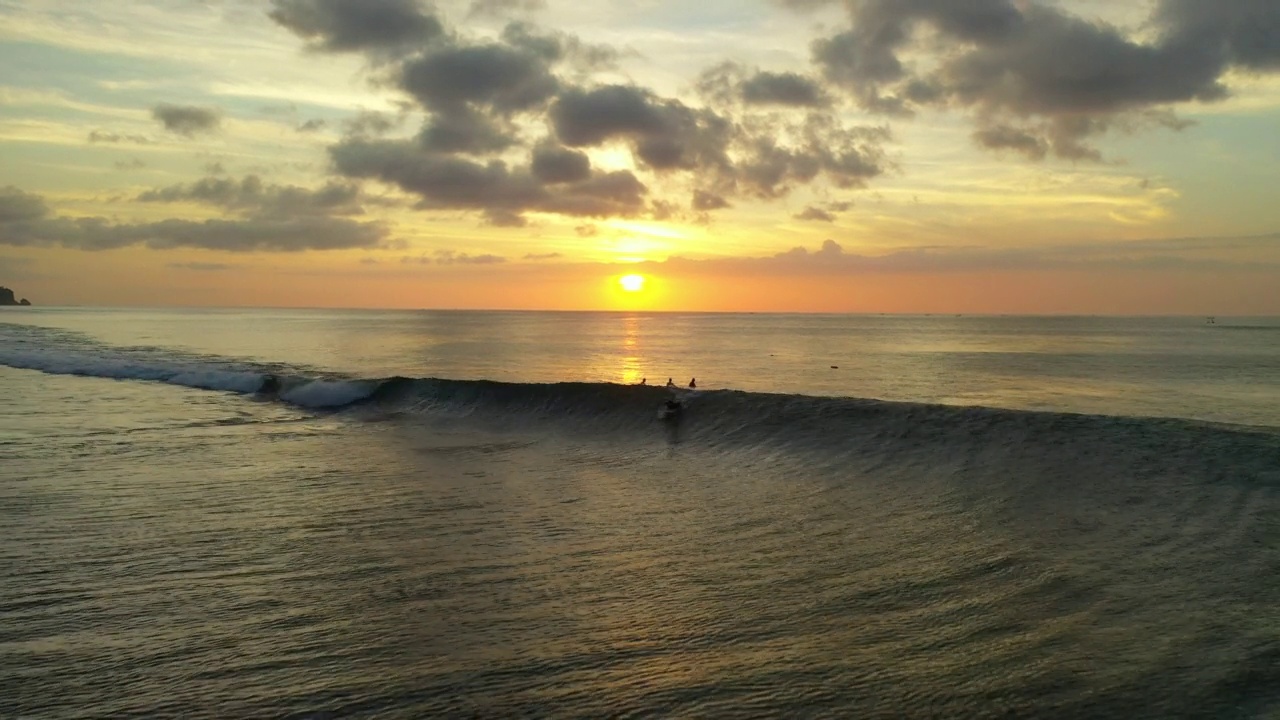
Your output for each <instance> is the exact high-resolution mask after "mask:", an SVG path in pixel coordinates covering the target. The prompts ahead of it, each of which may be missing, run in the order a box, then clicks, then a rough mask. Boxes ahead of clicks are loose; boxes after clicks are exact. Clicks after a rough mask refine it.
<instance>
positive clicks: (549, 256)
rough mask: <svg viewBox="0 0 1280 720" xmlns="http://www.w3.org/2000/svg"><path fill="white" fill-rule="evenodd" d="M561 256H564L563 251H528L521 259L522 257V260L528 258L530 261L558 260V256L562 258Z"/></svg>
mask: <svg viewBox="0 0 1280 720" xmlns="http://www.w3.org/2000/svg"><path fill="white" fill-rule="evenodd" d="M562 257H564V253H558V252H552V253H529V254H527V255H525V256H524V257H523V258H522V259H523V260H528V261H531V262H538V261H541V260H559V259H560V258H562Z"/></svg>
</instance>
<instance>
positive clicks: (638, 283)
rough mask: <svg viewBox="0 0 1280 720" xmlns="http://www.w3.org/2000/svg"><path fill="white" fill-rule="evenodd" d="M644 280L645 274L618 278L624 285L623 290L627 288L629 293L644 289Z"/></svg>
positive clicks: (619, 282) (620, 283)
mask: <svg viewBox="0 0 1280 720" xmlns="http://www.w3.org/2000/svg"><path fill="white" fill-rule="evenodd" d="M644 282H645V279H644V276H643V275H623V276H622V277H620V278H618V284H619V285H621V286H622V289H623V290H626V291H627V292H629V293H635V292H640V291H641V290H643V289H644Z"/></svg>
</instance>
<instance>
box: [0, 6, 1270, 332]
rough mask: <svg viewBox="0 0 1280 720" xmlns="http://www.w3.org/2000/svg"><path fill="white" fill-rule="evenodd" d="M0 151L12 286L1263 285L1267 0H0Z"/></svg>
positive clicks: (1, 269) (287, 293)
mask: <svg viewBox="0 0 1280 720" xmlns="http://www.w3.org/2000/svg"><path fill="white" fill-rule="evenodd" d="M0 157H3V158H4V161H3V163H0V285H5V286H8V287H11V288H13V289H14V290H15V291H16V292H17V294H18V295H19V296H20V297H27V298H29V299H31V301H32V302H34V303H36V304H38V305H116V306H137V305H141V306H277V307H388V308H513V309H557V310H561V309H563V310H623V309H636V310H687V311H753V312H768V311H797V312H890V313H896V312H911V313H918V312H925V313H1076V314H1187V315H1280V190H1278V188H1280V2H1276V0H1114V1H1113V0H963V1H959V0H699V2H696V3H690V2H686V1H685V0H595V1H594V2H592V3H581V2H569V1H568V0H437V2H435V3H428V2H419V1H418V0H270V1H267V0H131V2H128V3H98V2H92V3H91V2H87V1H82V0H76V1H70V0H0ZM636 275H638V276H640V277H641V278H642V279H643V282H639V281H636V280H634V279H632V280H628V281H627V282H626V283H620V282H619V279H620V278H623V277H626V276H636ZM624 285H625V286H626V287H629V288H631V289H632V290H636V291H634V292H633V291H628V290H627V289H625V287H624ZM637 288H638V290H637Z"/></svg>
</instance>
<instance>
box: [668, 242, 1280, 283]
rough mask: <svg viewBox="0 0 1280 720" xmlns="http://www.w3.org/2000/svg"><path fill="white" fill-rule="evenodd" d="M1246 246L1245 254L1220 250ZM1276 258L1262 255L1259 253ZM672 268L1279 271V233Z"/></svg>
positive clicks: (836, 248)
mask: <svg viewBox="0 0 1280 720" xmlns="http://www.w3.org/2000/svg"><path fill="white" fill-rule="evenodd" d="M1231 250H1247V251H1249V256H1250V259H1248V260H1243V259H1242V260H1235V259H1231V258H1230V256H1220V255H1216V254H1215V253H1222V252H1226V251H1231ZM1268 256H1270V257H1271V258H1273V259H1272V260H1269V261H1268V260H1260V259H1259V258H1260V257H1268ZM666 263H667V264H669V265H671V266H673V267H689V268H694V267H698V268H704V269H712V268H714V269H719V270H725V271H738V272H762V273H769V274H791V275H795V274H802V275H803V274H860V273H892V274H896V273H945V272H993V271H1009V270H1019V271H1041V270H1078V271H1101V270H1169V269H1195V270H1200V271H1205V270H1215V269H1216V270H1224V271H1225V270H1239V271H1267V270H1270V269H1276V270H1280V233H1277V234H1271V235H1259V236H1249V237H1236V238H1170V239H1153V240H1142V241H1116V242H1097V243H1082V244H1077V245H1059V246H1050V247H985V246H969V247H921V248H907V249H900V250H892V251H889V252H886V253H883V254H878V255H869V254H859V253H850V252H847V251H845V249H844V248H843V247H842V246H841V245H840V243H838V242H836V241H835V240H830V239H828V240H826V241H824V242H823V243H822V245H821V246H820V247H819V248H818V249H817V250H810V249H808V248H805V247H794V248H792V249H790V250H787V251H785V252H780V253H777V254H775V255H771V256H768V257H740V258H715V259H709V260H690V259H687V258H681V257H672V258H670V259H669V260H667V261H666Z"/></svg>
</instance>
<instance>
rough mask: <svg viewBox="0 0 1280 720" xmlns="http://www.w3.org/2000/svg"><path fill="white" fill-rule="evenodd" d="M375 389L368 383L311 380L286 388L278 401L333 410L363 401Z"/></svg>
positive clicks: (374, 386) (374, 384) (375, 387)
mask: <svg viewBox="0 0 1280 720" xmlns="http://www.w3.org/2000/svg"><path fill="white" fill-rule="evenodd" d="M375 389H377V384H376V383H372V382H369V381H364V382H361V381H358V380H357V381H345V380H313V381H311V382H306V383H302V384H301V385H294V386H292V387H287V388H286V389H285V390H283V391H282V392H281V393H280V399H281V400H284V401H285V402H287V403H291V404H293V405H301V406H302V407H309V408H334V407H343V406H345V405H349V404H351V403H353V402H355V401H357V400H363V399H365V398H367V397H369V394H370V393H372V392H373V391H374V390H375Z"/></svg>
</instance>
